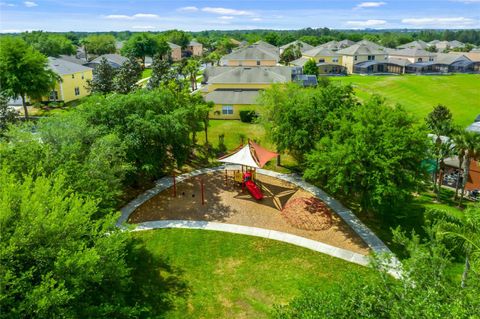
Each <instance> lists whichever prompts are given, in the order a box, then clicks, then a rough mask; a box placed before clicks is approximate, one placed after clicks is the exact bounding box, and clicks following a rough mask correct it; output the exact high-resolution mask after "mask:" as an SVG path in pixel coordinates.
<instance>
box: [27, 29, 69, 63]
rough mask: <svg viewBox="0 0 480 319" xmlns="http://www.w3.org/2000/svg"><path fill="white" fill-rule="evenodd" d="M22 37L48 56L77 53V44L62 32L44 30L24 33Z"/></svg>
mask: <svg viewBox="0 0 480 319" xmlns="http://www.w3.org/2000/svg"><path fill="white" fill-rule="evenodd" d="M22 37H23V39H24V40H25V42H27V43H28V44H29V45H31V46H32V47H33V48H34V49H36V50H38V51H40V52H41V53H42V54H44V55H46V56H52V57H57V56H59V55H60V54H66V55H71V54H74V53H75V46H74V45H73V43H72V41H71V40H69V39H68V38H67V37H65V36H63V35H60V34H48V33H45V32H43V31H32V32H25V33H22Z"/></svg>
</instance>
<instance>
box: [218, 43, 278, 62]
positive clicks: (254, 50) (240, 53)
mask: <svg viewBox="0 0 480 319" xmlns="http://www.w3.org/2000/svg"><path fill="white" fill-rule="evenodd" d="M279 60H280V51H279V49H278V48H277V47H275V46H272V45H271V44H268V43H266V42H263V41H259V42H256V43H254V44H250V45H247V46H244V47H241V48H238V49H236V50H234V51H232V53H230V54H227V55H225V56H223V57H222V59H221V60H220V64H221V65H224V66H275V65H277V63H278V61H279Z"/></svg>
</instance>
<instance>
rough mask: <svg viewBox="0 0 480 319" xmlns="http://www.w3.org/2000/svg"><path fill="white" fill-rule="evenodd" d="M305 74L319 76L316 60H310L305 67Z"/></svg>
mask: <svg viewBox="0 0 480 319" xmlns="http://www.w3.org/2000/svg"><path fill="white" fill-rule="evenodd" d="M303 74H308V75H315V76H318V66H317V62H315V60H314V59H310V60H308V61H307V62H306V63H305V65H304V66H303Z"/></svg>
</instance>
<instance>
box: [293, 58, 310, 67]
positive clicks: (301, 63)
mask: <svg viewBox="0 0 480 319" xmlns="http://www.w3.org/2000/svg"><path fill="white" fill-rule="evenodd" d="M308 60H310V58H307V57H305V56H302V57H300V58H298V59H296V60H293V61H292V62H290V64H291V65H295V66H301V67H303V66H304V65H305V63H307V61H308Z"/></svg>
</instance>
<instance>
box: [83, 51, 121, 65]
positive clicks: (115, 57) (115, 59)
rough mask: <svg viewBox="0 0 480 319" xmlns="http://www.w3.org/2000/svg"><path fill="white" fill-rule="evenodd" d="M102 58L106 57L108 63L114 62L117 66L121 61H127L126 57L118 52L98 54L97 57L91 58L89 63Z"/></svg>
mask: <svg viewBox="0 0 480 319" xmlns="http://www.w3.org/2000/svg"><path fill="white" fill-rule="evenodd" d="M102 58H105V59H107V61H108V62H109V63H110V64H116V65H118V66H121V65H122V64H123V63H125V62H126V61H128V59H127V58H126V57H124V56H121V55H120V54H104V55H101V56H99V57H98V58H96V59H93V60H92V61H90V62H89V63H93V64H99V63H100V61H102Z"/></svg>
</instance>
